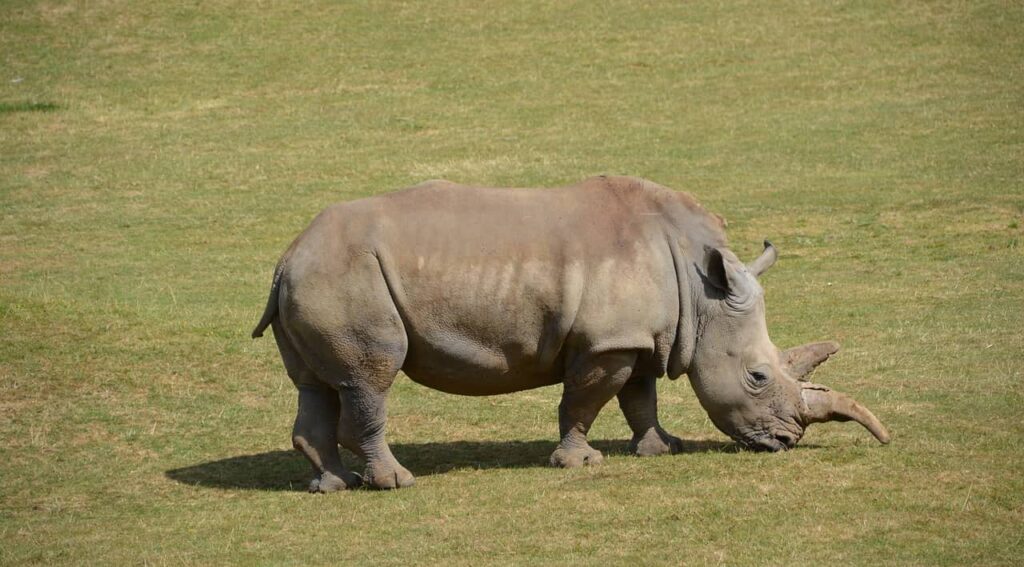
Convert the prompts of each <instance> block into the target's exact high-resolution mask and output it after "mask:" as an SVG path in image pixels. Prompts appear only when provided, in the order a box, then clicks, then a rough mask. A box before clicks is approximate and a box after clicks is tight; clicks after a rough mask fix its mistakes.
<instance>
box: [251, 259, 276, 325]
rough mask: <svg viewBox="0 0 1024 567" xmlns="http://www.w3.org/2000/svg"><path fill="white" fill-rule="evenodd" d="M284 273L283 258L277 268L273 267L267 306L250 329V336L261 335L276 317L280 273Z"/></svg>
mask: <svg viewBox="0 0 1024 567" xmlns="http://www.w3.org/2000/svg"><path fill="white" fill-rule="evenodd" d="M283 273H284V260H281V262H279V263H278V264H277V268H275V269H274V282H273V283H272V284H270V297H269V298H267V307H266V309H264V310H263V317H261V318H260V322H259V323H256V328H255V329H253V330H252V338H254V339H256V338H259V337H262V336H263V331H265V330H267V327H269V326H270V323H271V322H272V321H273V320H274V318H275V317H277V292H278V289H280V287H281V275H282V274H283Z"/></svg>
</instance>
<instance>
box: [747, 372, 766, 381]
mask: <svg viewBox="0 0 1024 567" xmlns="http://www.w3.org/2000/svg"><path fill="white" fill-rule="evenodd" d="M750 377H751V378H753V380H754V383H755V384H764V383H765V382H767V381H768V376H765V374H764V373H763V372H758V371H756V370H753V371H751V372H750Z"/></svg>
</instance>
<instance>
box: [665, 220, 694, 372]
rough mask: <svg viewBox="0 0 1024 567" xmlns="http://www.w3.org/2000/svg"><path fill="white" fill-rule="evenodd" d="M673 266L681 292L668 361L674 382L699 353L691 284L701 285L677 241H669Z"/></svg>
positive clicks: (686, 370) (668, 369)
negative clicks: (674, 333) (698, 283)
mask: <svg viewBox="0 0 1024 567" xmlns="http://www.w3.org/2000/svg"><path fill="white" fill-rule="evenodd" d="M669 248H670V250H671V252H672V264H673V267H674V268H675V273H676V286H677V288H678V290H679V319H678V321H677V322H676V337H675V340H674V341H673V343H672V351H671V352H670V353H669V359H668V367H667V369H666V370H667V372H668V377H669V379H671V380H675V379H676V378H679V377H680V376H682V375H683V374H689V373H690V365H691V364H692V363H693V353H694V352H695V351H696V350H697V319H696V317H697V315H696V312H695V311H696V310H695V309H694V306H695V303H696V301H697V296H696V295H695V293H696V290H695V289H694V285H693V283H692V282H699V281H700V277H699V276H698V275H697V273H696V271H695V268H694V263H693V261H689V260H687V256H686V252H685V251H684V250H683V249H681V248H680V246H679V243H678V242H677V241H676V240H675V239H669Z"/></svg>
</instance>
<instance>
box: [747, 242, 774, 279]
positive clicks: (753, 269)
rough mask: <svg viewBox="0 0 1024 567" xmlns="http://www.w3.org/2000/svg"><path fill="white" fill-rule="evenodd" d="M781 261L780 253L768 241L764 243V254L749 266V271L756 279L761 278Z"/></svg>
mask: <svg viewBox="0 0 1024 567" xmlns="http://www.w3.org/2000/svg"><path fill="white" fill-rule="evenodd" d="M778 259H779V251H778V250H776V249H775V245H774V244H772V243H771V242H768V241H767V240H765V241H764V252H762V253H761V255H760V256H759V257H758V258H757V259H756V260H754V261H753V262H751V263H749V264H747V270H748V271H749V272H750V273H752V274H754V277H755V278H759V277H761V274H763V273H765V272H767V271H768V268H770V267H772V265H773V264H775V261H776V260H778Z"/></svg>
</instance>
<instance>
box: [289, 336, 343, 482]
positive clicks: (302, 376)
mask: <svg viewBox="0 0 1024 567" xmlns="http://www.w3.org/2000/svg"><path fill="white" fill-rule="evenodd" d="M274 338H275V339H276V340H277V346H278V350H279V351H280V352H281V359H282V360H283V362H284V365H285V369H286V370H287V371H288V376H289V377H290V378H291V379H292V382H294V383H295V387H296V388H297V389H298V391H299V404H298V406H299V407H298V411H297V412H296V415H295V426H294V427H293V428H292V445H293V446H294V447H295V449H296V450H297V451H299V452H300V453H302V455H303V456H304V457H306V460H307V461H309V464H310V465H311V466H312V467H313V480H312V481H311V482H310V483H309V491H310V492H334V491H336V490H344V489H346V488H355V487H357V486H359V485H360V484H361V479H360V478H359V475H357V474H355V473H353V472H351V471H349V470H348V469H346V468H345V466H344V465H342V463H341V457H340V456H339V454H338V437H337V429H336V425H337V423H338V418H339V411H340V408H341V404H340V402H339V400H338V394H337V392H335V391H334V389H333V388H330V387H328V386H327V385H325V384H323V383H321V382H320V381H319V380H318V379H317V377H316V375H315V374H314V373H313V371H312V370H311V369H310V368H309V366H307V365H306V363H305V362H304V361H303V360H302V358H301V357H300V356H299V354H298V352H297V351H296V350H295V346H294V345H293V344H292V341H291V339H289V338H288V336H287V334H286V333H285V332H284V329H282V328H281V325H280V323H279V322H277V321H274Z"/></svg>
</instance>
